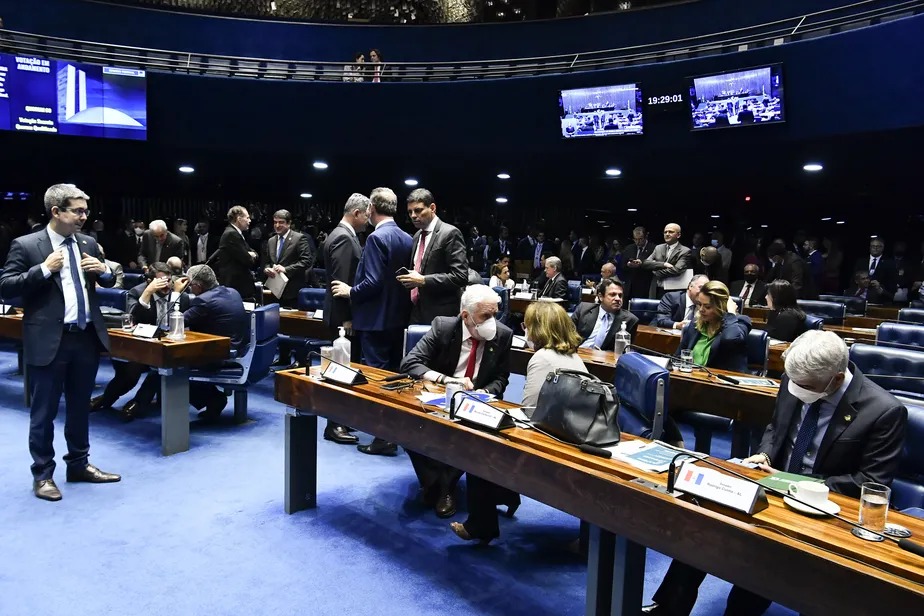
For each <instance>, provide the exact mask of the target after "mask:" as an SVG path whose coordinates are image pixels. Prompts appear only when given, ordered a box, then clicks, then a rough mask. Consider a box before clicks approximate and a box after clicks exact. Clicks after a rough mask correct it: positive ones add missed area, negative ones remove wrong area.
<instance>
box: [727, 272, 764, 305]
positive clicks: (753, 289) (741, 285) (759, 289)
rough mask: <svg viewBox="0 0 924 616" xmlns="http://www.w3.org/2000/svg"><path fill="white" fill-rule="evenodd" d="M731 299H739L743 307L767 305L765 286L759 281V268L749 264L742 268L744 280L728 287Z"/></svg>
mask: <svg viewBox="0 0 924 616" xmlns="http://www.w3.org/2000/svg"><path fill="white" fill-rule="evenodd" d="M728 291H729V293H731V295H732V297H740V298H741V301H742V303H743V304H744V305H745V306H766V305H767V284H766V283H765V282H764V281H763V280H761V279H760V268H759V267H758V266H757V265H756V264H754V263H749V264H747V265H745V266H744V278H743V279H742V280H736V281H735V282H733V283H731V284H730V285H729V286H728Z"/></svg>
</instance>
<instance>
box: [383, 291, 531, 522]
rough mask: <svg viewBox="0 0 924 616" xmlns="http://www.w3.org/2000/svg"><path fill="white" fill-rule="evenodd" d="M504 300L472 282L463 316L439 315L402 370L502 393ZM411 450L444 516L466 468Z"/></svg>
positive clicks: (508, 335)
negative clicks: (499, 310) (501, 305)
mask: <svg viewBox="0 0 924 616" xmlns="http://www.w3.org/2000/svg"><path fill="white" fill-rule="evenodd" d="M499 302H500V297H499V296H498V295H497V293H495V292H494V290H493V289H491V287H488V286H486V285H483V284H475V285H471V286H470V287H467V288H466V289H465V292H464V293H463V294H462V301H461V304H462V305H461V311H460V313H459V316H457V317H436V318H435V319H434V320H433V325H432V326H431V328H430V331H429V332H427V333H426V335H424V337H423V338H421V339H420V342H418V343H417V346H415V347H414V348H413V349H412V350H411V351H410V352H409V353H408V354H407V357H405V358H404V361H402V362H401V368H400V369H399V371H400V372H407V373H408V374H410V375H411V376H414V377H417V378H421V377H422V378H423V379H424V380H427V381H431V382H435V383H439V384H442V385H445V384H449V383H457V384H459V385H461V386H462V388H463V389H465V390H466V391H470V390H478V391H485V392H487V393H489V394H494V395H495V396H497V397H498V398H500V397H502V396H503V395H504V390H505V389H506V388H507V381H508V379H509V377H510V342H511V341H512V340H513V332H512V331H511V330H510V328H509V327H507V326H506V325H504V324H503V323H500V322H498V321H497V319H496V315H497V307H498V303H499ZM407 453H408V456H409V457H410V458H411V462H413V464H414V470H415V471H416V473H417V477H418V479H420V486H421V491H422V495H423V501H424V504H426V505H427V506H430V507H434V509H435V511H436V515H438V516H439V517H441V518H448V517H451V516H452V515H454V514H455V512H456V504H455V495H454V492H455V487H456V483H458V481H459V478H460V477H461V476H462V471H460V470H458V469H455V468H452V467H451V466H448V465H446V464H443V463H442V462H438V461H436V460H433V459H431V458H428V457H426V456H424V455H422V454H418V453H415V452H412V451H409V452H407Z"/></svg>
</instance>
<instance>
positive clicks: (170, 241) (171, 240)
mask: <svg viewBox="0 0 924 616" xmlns="http://www.w3.org/2000/svg"><path fill="white" fill-rule="evenodd" d="M156 252H157V240H156V239H154V233H153V232H151V230H150V229H148V230H147V231H145V232H144V235H142V236H141V250H140V251H138V265H139V266H140V267H144V266H146V265H147V266H150V265H151V264H152V263H154V261H160V262H161V263H166V262H167V259H169V258H170V257H179V258H180V259H182V258H183V256H184V255H185V254H186V244H185V243H184V242H183V240H182V239H180V236H178V235H175V234H173V233H171V232H169V231H167V239H165V240H164V245H163V246H162V247H161V249H160V259H155V258H154V256H155V254H156Z"/></svg>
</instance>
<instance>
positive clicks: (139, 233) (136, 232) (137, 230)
mask: <svg viewBox="0 0 924 616" xmlns="http://www.w3.org/2000/svg"><path fill="white" fill-rule="evenodd" d="M142 234H144V229H139V228H138V227H135V235H142Z"/></svg>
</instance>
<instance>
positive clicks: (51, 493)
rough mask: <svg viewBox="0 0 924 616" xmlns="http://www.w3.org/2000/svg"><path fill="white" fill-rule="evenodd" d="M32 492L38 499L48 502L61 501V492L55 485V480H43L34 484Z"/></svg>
mask: <svg viewBox="0 0 924 616" xmlns="http://www.w3.org/2000/svg"><path fill="white" fill-rule="evenodd" d="M32 492H33V493H34V494H35V496H36V497H37V498H40V499H42V500H47V501H59V500H61V490H59V489H58V486H56V485H55V480H54V479H42V480H41V481H33V482H32Z"/></svg>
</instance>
